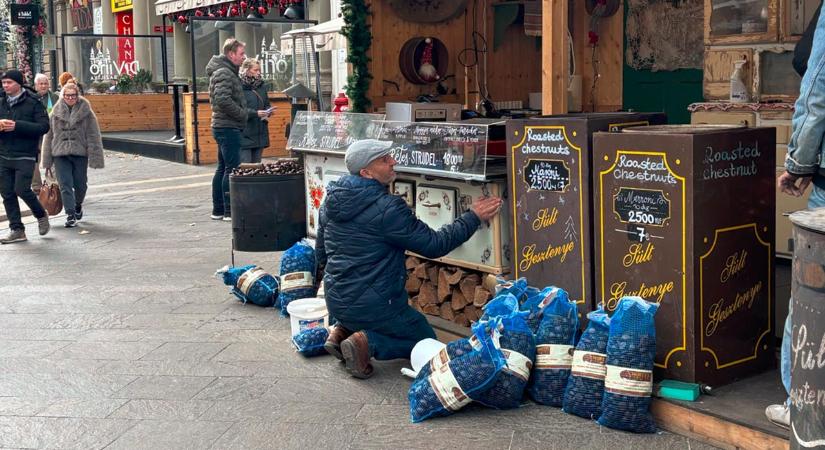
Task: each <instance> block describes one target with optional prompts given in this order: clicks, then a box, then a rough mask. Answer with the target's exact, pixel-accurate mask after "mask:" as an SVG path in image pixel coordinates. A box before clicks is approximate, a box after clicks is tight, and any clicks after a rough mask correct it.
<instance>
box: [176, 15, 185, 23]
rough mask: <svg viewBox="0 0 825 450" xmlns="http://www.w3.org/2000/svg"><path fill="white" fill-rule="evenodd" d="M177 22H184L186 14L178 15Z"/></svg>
mask: <svg viewBox="0 0 825 450" xmlns="http://www.w3.org/2000/svg"><path fill="white" fill-rule="evenodd" d="M178 23H186V16H184V15H180V16H178Z"/></svg>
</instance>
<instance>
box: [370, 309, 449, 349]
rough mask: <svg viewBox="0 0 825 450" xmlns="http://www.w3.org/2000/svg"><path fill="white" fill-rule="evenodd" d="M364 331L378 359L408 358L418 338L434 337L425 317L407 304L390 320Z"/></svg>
mask: <svg viewBox="0 0 825 450" xmlns="http://www.w3.org/2000/svg"><path fill="white" fill-rule="evenodd" d="M364 331H365V332H366V334H367V341H368V342H369V347H370V353H371V354H372V356H373V357H374V358H375V359H378V360H387V359H398V358H409V357H410V352H412V348H413V347H415V344H417V343H418V342H419V341H420V340H422V339H426V338H432V339H435V338H436V336H435V332H434V331H433V328H432V327H431V326H430V324H429V323H428V322H427V318H426V317H424V315H423V314H421V313H420V312H418V311H416V310H414V309H412V308H411V307H409V306H407V307H406V308H405V309H403V310H401V311H400V312H399V314H398V315H397V316H395V317H394V318H393V319H392V320H388V321H386V322H384V323H383V324H380V325H377V326H374V327H371V328H368V329H366V330H364Z"/></svg>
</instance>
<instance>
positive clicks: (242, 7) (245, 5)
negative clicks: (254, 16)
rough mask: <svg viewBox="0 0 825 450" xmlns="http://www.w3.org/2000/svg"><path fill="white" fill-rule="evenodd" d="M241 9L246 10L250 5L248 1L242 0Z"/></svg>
mask: <svg viewBox="0 0 825 450" xmlns="http://www.w3.org/2000/svg"><path fill="white" fill-rule="evenodd" d="M240 5H241V10H243V11H246V7H247V6H249V5H248V4H247V3H246V2H241V3H240Z"/></svg>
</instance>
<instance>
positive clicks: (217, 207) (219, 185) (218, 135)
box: [212, 128, 225, 219]
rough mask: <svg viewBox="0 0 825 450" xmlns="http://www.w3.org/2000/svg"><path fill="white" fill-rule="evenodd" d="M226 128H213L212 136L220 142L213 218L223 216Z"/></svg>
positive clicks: (213, 178) (213, 197)
mask: <svg viewBox="0 0 825 450" xmlns="http://www.w3.org/2000/svg"><path fill="white" fill-rule="evenodd" d="M224 130H225V128H213V129H212V136H214V138H215V141H216V142H217V143H218V165H217V166H216V167H215V175H214V176H213V177H212V218H213V219H215V218H222V217H223V206H224V205H223V172H224V161H223V151H222V150H221V147H223V143H224Z"/></svg>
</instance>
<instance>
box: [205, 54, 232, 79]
mask: <svg viewBox="0 0 825 450" xmlns="http://www.w3.org/2000/svg"><path fill="white" fill-rule="evenodd" d="M222 67H225V68H227V69H229V70H231V71H232V72H233V73H235V74H237V73H238V66H236V65H234V64H232V61H230V60H229V59H228V58H227V57H226V56H224V55H215V56H213V57H212V59H210V60H209V62H208V63H207V64H206V76H208V77H211V76H212V74H213V73H215V72H217V71H218V69H220V68H222Z"/></svg>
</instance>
